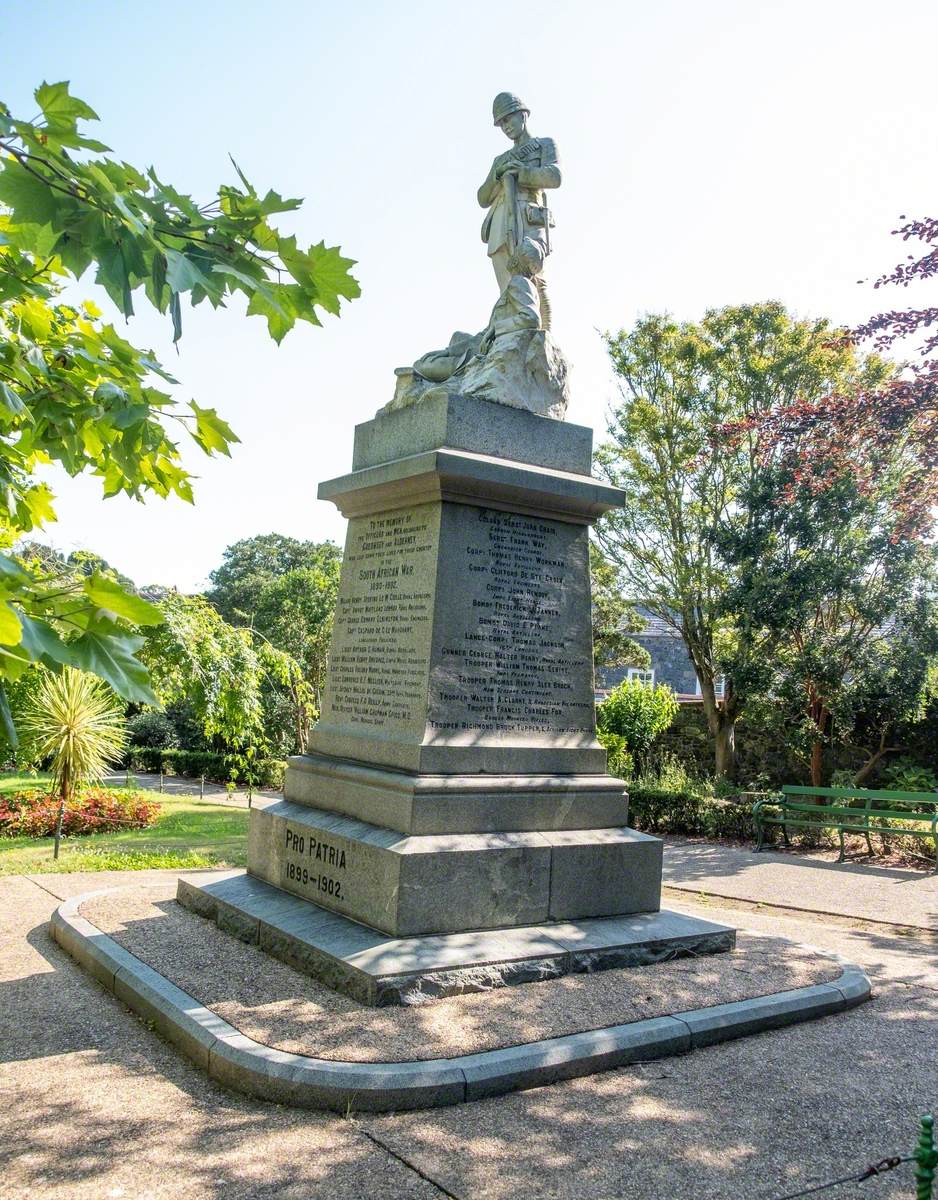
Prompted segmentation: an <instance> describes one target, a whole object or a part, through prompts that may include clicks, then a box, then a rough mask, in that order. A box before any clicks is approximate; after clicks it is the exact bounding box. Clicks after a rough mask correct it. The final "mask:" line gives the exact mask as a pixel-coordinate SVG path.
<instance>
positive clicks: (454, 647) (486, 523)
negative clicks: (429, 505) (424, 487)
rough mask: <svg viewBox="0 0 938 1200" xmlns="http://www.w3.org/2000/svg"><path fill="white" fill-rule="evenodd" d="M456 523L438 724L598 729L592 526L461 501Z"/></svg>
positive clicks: (435, 707)
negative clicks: (592, 639)
mask: <svg viewBox="0 0 938 1200" xmlns="http://www.w3.org/2000/svg"><path fill="white" fill-rule="evenodd" d="M448 522H449V523H448V525H447V526H446V534H447V536H448V538H449V539H450V541H449V544H450V546H451V547H453V548H458V549H457V552H456V553H455V554H454V555H453V559H452V567H451V570H452V571H453V575H454V584H455V580H456V579H458V581H459V582H458V585H457V586H454V587H453V590H452V595H451V597H449V596H448V601H449V602H448V603H447V605H446V608H445V610H444V611H442V612H441V614H440V620H439V627H440V630H441V632H442V640H441V641H440V643H439V645H438V648H437V653H436V655H435V663H434V670H433V676H432V681H431V707H430V716H429V726H430V728H431V729H432V730H434V731H438V732H439V733H441V734H444V735H445V734H447V733H457V732H463V731H479V732H482V733H505V734H516V735H517V734H557V733H588V734H589V733H592V729H593V677H592V646H591V644H590V624H589V583H588V565H587V554H588V545H587V535H586V530H585V529H584V528H583V527H582V526H575V525H570V524H566V523H564V522H560V521H551V520H548V519H539V518H537V517H529V516H524V515H520V514H517V513H508V512H501V511H498V510H495V509H486V508H473V507H469V506H462V505H460V506H459V507H458V508H457V507H456V506H453V508H452V509H451V510H450V512H449V514H448Z"/></svg>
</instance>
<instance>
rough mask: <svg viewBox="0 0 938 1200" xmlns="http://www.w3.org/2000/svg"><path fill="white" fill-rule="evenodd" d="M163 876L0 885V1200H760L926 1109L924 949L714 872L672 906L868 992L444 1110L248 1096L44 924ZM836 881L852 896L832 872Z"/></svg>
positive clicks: (928, 959) (872, 1157) (855, 1162)
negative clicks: (180, 1047)
mask: <svg viewBox="0 0 938 1200" xmlns="http://www.w3.org/2000/svg"><path fill="white" fill-rule="evenodd" d="M711 849H712V848H711ZM715 853H716V851H715ZM740 853H741V854H742V853H744V852H740ZM719 854H720V855H724V851H723V850H722V849H720V850H719ZM735 854H736V852H733V854H732V855H731V856H730V857H729V858H727V857H725V856H724V857H722V858H721V859H720V861H719V863H718V864H717V862H716V859H711V860H710V861H711V862H714V863H715V864H716V865H717V866H719V870H716V869H715V870H714V873H713V875H712V879H713V880H717V879H720V880H722V879H729V880H733V879H736V880H737V882H738V881H739V879H745V878H748V879H749V880H750V881H751V882H754V881H764V878H765V876H764V875H763V872H765V871H768V870H771V869H773V863H772V861H771V860H770V859H769V858H768V857H767V858H766V859H765V860H762V859H756V862H755V863H749V862H748V861H747V860H746V859H745V858H737V857H735ZM668 857H669V858H670V860H671V861H670V863H669V874H670V875H671V877H672V881H673V880H674V879H675V875H676V873H677V874H680V870H679V864H680V863H681V862H683V863H684V864H685V865H686V872H685V873H687V874H694V872H692V871H691V870H690V867H691V866H692V865H693V864H694V863H695V862H696V863H697V867H696V868H695V872H696V877H694V878H691V879H689V880H688V881H687V882H688V885H693V886H707V879H708V877H707V876H706V875H705V874H704V871H703V863H704V862H705V861H706V860H705V859H704V858H702V857H701V849H700V848H699V847H697V848H694V847H688V848H687V849H685V850H684V851H682V850H681V849H680V847H675V848H672V849H671V850H670V851H669V855H668ZM782 857H783V856H773V858H782ZM796 863H798V864H801V866H800V870H801V876H800V878H802V879H804V878H805V877H810V878H811V879H813V878H815V876H816V875H817V874H818V870H819V869H818V868H817V867H812V866H804V865H803V864H804V860H801V859H799V860H794V861H793V862H792V863H786V862H784V861H783V862H781V863H779V864H776V869H781V874H779V875H777V878H780V879H782V880H783V881H784V883H783V885H778V887H782V886H783V887H784V889H790V888H795V891H794V892H792V891H790V890H785V891H781V892H780V891H778V890H777V891H776V892H775V893H773V894H775V895H776V898H778V896H779V895H785V896H789V897H791V896H792V895H794V896H795V898H796V899H803V895H804V894H803V893H802V894H801V895H799V894H798V893H797V889H796V885H795V884H794V883H793V882H792V881H791V880H790V877H789V876H788V875H787V874H786V873H785V872H786V871H787V870H789V869H790V868H791V867H792V866H793V865H795V864H796ZM174 874H175V873H174V872H155V871H152V872H126V873H120V874H118V873H108V874H107V875H104V874H93V875H78V874H75V875H36V876H31V877H30V878H25V877H22V876H14V877H6V878H3V879H0V1196H2V1197H3V1200H25V1198H27V1197H28V1198H36V1200H39V1198H42V1200H169V1198H170V1197H172V1198H173V1200H273V1198H274V1197H276V1198H277V1200H319V1198H320V1197H321V1198H323V1200H362V1198H365V1197H367V1198H368V1200H431V1198H432V1200H437V1198H440V1197H449V1198H450V1200H517V1198H518V1197H537V1198H538V1200H542V1198H543V1200H563V1198H569V1200H573V1198H574V1197H576V1198H577V1200H610V1198H611V1197H620V1198H624V1200H738V1198H739V1197H740V1196H746V1197H750V1198H755V1200H760V1198H761V1200H770V1198H773V1197H778V1196H780V1195H783V1194H784V1193H786V1192H789V1191H795V1190H796V1189H798V1188H803V1187H807V1186H810V1185H811V1184H813V1183H817V1182H819V1181H821V1180H825V1179H831V1178H835V1177H837V1176H842V1175H845V1174H848V1173H850V1172H853V1171H856V1172H859V1171H860V1170H862V1169H863V1167H864V1166H865V1165H866V1164H867V1163H869V1162H873V1161H876V1160H877V1159H880V1158H883V1157H884V1156H886V1155H890V1154H903V1153H908V1151H909V1150H910V1149H911V1146H912V1144H913V1142H914V1139H915V1135H916V1127H917V1120H918V1117H919V1115H920V1114H921V1113H922V1112H925V1111H928V1110H929V1109H932V1108H934V1107H935V1106H936V1101H938V1096H936V1087H935V1074H934V1066H933V1064H934V1061H935V1054H936V1051H938V1036H936V1029H938V1020H936V1018H938V949H936V947H935V945H934V943H933V942H932V941H930V940H929V939H927V938H918V937H914V936H913V937H909V936H898V935H897V933H896V932H894V931H892V930H890V929H889V928H888V927H887V926H883V927H882V928H881V929H870V928H869V927H865V928H856V929H852V928H849V927H846V926H845V925H843V924H840V923H833V924H832V923H829V922H828V923H826V924H825V922H824V921H823V920H814V919H809V918H807V917H805V916H804V915H803V914H780V913H779V912H778V910H773V911H769V910H767V909H766V910H763V911H747V912H742V911H740V910H739V909H735V910H733V909H729V910H724V909H721V908H719V907H718V906H717V904H716V902H715V901H714V900H713V899H712V897H713V895H714V890H715V883H710V884H709V896H710V897H711V898H710V900H709V903H707V904H706V905H701V904H700V903H699V902H698V903H696V904H695V903H692V901H693V899H694V898H693V897H692V896H691V895H689V894H687V895H686V897H685V898H686V903H684V902H679V903H678V904H672V907H680V908H681V909H683V910H684V911H687V912H696V913H697V914H699V915H704V916H708V917H711V918H712V919H714V920H723V921H727V922H730V923H735V924H737V925H743V926H745V927H747V928H751V929H754V930H756V931H758V932H768V933H771V934H773V935H783V936H787V937H790V938H792V939H794V940H797V941H801V942H810V943H814V944H815V945H818V946H820V947H821V948H825V949H829V950H834V951H837V952H839V953H841V954H842V955H844V956H845V957H847V958H849V959H852V960H853V961H855V962H858V963H860V964H861V965H862V966H863V967H864V969H865V970H866V971H867V973H868V974H869V975H870V977H871V978H872V979H873V982H874V988H875V991H876V998H875V1000H874V1001H873V1002H872V1003H871V1004H868V1005H864V1006H863V1007H861V1008H859V1009H856V1010H854V1011H853V1012H851V1013H848V1014H844V1015H840V1016H836V1017H829V1018H826V1019H824V1020H822V1021H818V1022H814V1023H812V1024H808V1025H801V1026H796V1027H793V1028H790V1029H783V1030H779V1031H776V1032H773V1033H767V1034H761V1035H759V1036H757V1037H755V1038H751V1039H745V1040H743V1041H740V1042H735V1043H728V1044H726V1045H722V1046H714V1047H710V1048H708V1049H706V1050H699V1051H695V1052H693V1053H691V1054H687V1055H684V1056H682V1057H680V1058H674V1059H666V1060H662V1061H660V1062H651V1063H646V1064H637V1065H635V1066H633V1067H629V1068H624V1069H622V1070H618V1071H613V1072H609V1073H606V1074H603V1075H597V1076H593V1077H591V1078H588V1079H578V1080H572V1081H570V1082H568V1083H562V1084H556V1085H553V1086H551V1087H547V1088H541V1089H538V1090H535V1091H530V1092H523V1093H518V1094H517V1095H513V1096H505V1097H500V1098H497V1099H493V1100H489V1101H484V1102H482V1103H477V1104H473V1105H469V1106H459V1107H457V1108H452V1109H441V1110H434V1111H429V1112H417V1113H402V1114H396V1115H395V1114H390V1115H385V1116H358V1115H356V1114H354V1113H352V1114H351V1115H350V1116H349V1117H348V1118H340V1117H337V1116H334V1115H329V1114H319V1113H310V1112H302V1111H298V1110H293V1109H289V1108H281V1107H278V1106H276V1105H271V1104H265V1103H262V1102H259V1101H253V1100H249V1099H247V1098H245V1097H241V1096H238V1095H236V1094H234V1093H231V1092H227V1091H225V1090H224V1089H223V1088H221V1087H219V1086H218V1085H216V1084H214V1083H213V1082H211V1081H210V1080H209V1079H207V1078H206V1077H205V1076H204V1075H203V1074H202V1073H201V1072H200V1071H198V1070H197V1069H196V1068H195V1067H194V1066H192V1065H190V1063H189V1062H188V1061H187V1060H186V1059H184V1058H183V1057H182V1056H181V1055H180V1054H178V1053H177V1052H176V1051H175V1050H174V1049H173V1048H172V1047H171V1046H169V1045H168V1044H166V1043H164V1042H162V1041H160V1040H159V1038H157V1037H156V1036H155V1035H154V1034H153V1033H151V1032H150V1030H148V1029H147V1027H146V1025H145V1024H144V1023H143V1022H141V1021H140V1020H138V1019H137V1018H136V1017H134V1016H133V1015H132V1014H131V1013H130V1012H129V1011H128V1010H127V1009H126V1008H124V1006H123V1005H122V1004H120V1002H119V1001H117V1000H116V999H115V998H114V997H113V996H111V995H110V994H108V993H106V992H105V991H104V990H103V989H102V988H100V987H99V986H98V985H97V984H96V983H95V982H94V981H93V980H92V979H91V978H89V977H88V976H87V975H85V974H84V973H83V972H82V971H81V970H80V969H79V968H78V967H77V966H76V964H75V963H73V962H72V960H71V959H69V958H68V957H67V955H65V954H64V953H63V952H62V951H61V949H60V948H59V947H58V946H57V945H55V943H53V942H52V941H51V939H50V937H49V935H48V932H47V927H46V926H47V922H48V918H49V915H50V914H51V912H52V910H53V908H54V907H55V905H56V904H57V903H58V902H59V898H60V897H65V896H67V895H74V894H78V893H80V892H82V891H85V890H90V889H92V888H94V887H101V886H107V885H116V884H120V883H124V882H129V883H133V882H136V881H143V880H145V879H148V878H149V879H153V878H167V877H172V876H173V875H174ZM897 874H898V876H900V877H903V876H905V875H906V873H905V872H899V873H897ZM839 876H840V878H841V879H842V886H843V888H844V889H845V890H847V891H850V890H851V889H853V891H855V892H856V894H857V895H859V896H861V897H862V896H864V895H865V894H866V889H865V888H863V887H859V888H858V887H856V885H855V880H856V875H855V874H854V873H853V872H850V871H843V870H841V871H840V872H839ZM825 877H826V876H825ZM884 882H885V881H884ZM911 882H912V881H910V883H911ZM895 886H896V888H900V887H901V886H902V885H901V884H900V883H899V882H898V881H897V882H896V884H895ZM759 887H760V889H762V882H760V884H759ZM750 891H751V892H752V894H753V895H755V889H754V888H751V889H750ZM669 903H671V901H670V900H669ZM867 906H868V901H867V900H864V899H861V901H858V908H860V909H862V910H863V911H867ZM532 986H536V985H532ZM701 999H702V1000H703V999H704V997H701ZM806 1122H807V1124H806ZM910 1181H911V1173H910V1171H909V1169H908V1167H904V1168H901V1169H900V1170H898V1171H896V1172H894V1173H893V1174H891V1175H887V1176H884V1177H883V1178H881V1179H877V1180H874V1181H873V1182H872V1183H870V1184H868V1185H865V1186H866V1189H868V1190H869V1193H870V1197H871V1200H882V1198H884V1197H890V1198H895V1200H898V1198H899V1197H907V1196H909V1195H910V1194H911V1192H912V1188H911V1182H910ZM874 1189H875V1191H874ZM861 1190H863V1189H861ZM832 1194H835V1195H841V1194H847V1193H846V1192H844V1193H841V1192H836V1193H832ZM849 1194H851V1195H853V1194H854V1192H850V1193H849ZM863 1194H864V1195H865V1194H866V1191H865V1190H863Z"/></svg>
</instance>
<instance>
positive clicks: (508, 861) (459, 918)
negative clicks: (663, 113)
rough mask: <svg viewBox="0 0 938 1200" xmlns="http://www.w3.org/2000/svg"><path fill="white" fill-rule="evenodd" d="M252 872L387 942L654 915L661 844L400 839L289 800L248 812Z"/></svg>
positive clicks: (589, 835) (557, 838)
mask: <svg viewBox="0 0 938 1200" xmlns="http://www.w3.org/2000/svg"><path fill="white" fill-rule="evenodd" d="M248 869H249V870H250V872H251V874H252V875H256V876H257V877H258V878H260V879H262V880H264V881H265V882H267V883H270V884H273V885H274V886H276V887H279V888H282V889H283V890H285V891H288V892H292V893H293V894H295V895H297V896H300V897H302V898H303V899H305V900H307V901H314V902H315V903H316V904H317V905H319V906H320V907H323V908H328V909H331V910H332V911H334V912H338V913H341V914H342V915H343V916H345V917H350V918H351V919H352V920H354V921H361V922H363V923H364V924H366V925H370V926H371V927H372V928H373V929H375V930H380V931H381V932H383V933H386V934H390V935H392V936H395V937H407V936H411V935H415V934H436V933H453V932H456V931H459V930H478V929H498V928H503V927H505V926H512V925H537V924H541V923H543V922H546V921H562V920H576V919H577V918H580V917H586V916H590V917H597V916H608V915H612V914H613V913H620V914H621V913H634V912H652V911H656V910H657V909H658V908H659V906H660V896H661V842H660V840H659V839H658V838H653V837H649V836H648V835H647V834H644V833H637V832H636V831H635V830H634V829H628V828H623V827H615V828H611V829H566V830H563V829H561V830H547V831H522V832H487V833H457V834H422V835H413V834H402V833H400V832H398V831H396V830H392V829H386V828H383V827H381V826H377V825H371V824H369V823H367V822H365V821H360V820H357V819H355V818H353V817H347V816H343V815H341V814H337V813H335V812H325V811H322V810H320V809H316V808H310V807H309V806H308V805H305V804H295V803H292V802H291V801H289V800H279V799H270V800H261V801H258V802H257V803H256V804H255V805H254V808H253V810H252V812H251V823H250V832H249V839H248Z"/></svg>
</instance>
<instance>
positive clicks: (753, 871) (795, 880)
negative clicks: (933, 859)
mask: <svg viewBox="0 0 938 1200" xmlns="http://www.w3.org/2000/svg"><path fill="white" fill-rule="evenodd" d="M836 857H837V855H836V851H831V852H827V853H817V854H806V853H805V852H804V851H796V852H790V853H784V852H774V851H765V850H763V851H762V852H761V853H759V854H756V853H755V852H754V851H753V850H751V849H749V848H748V847H745V846H728V845H725V844H723V843H720V842H706V841H701V840H693V841H686V840H684V839H679V838H665V853H664V884H665V887H666V888H669V889H674V890H675V891H679V892H681V893H682V894H685V896H686V899H687V900H688V901H689V900H691V899H692V897H693V896H697V897H698V898H708V899H709V898H711V897H713V898H723V899H728V900H735V901H745V902H747V903H749V904H760V905H772V906H774V907H776V908H790V909H798V910H800V911H804V912H812V913H818V914H829V915H832V916H835V917H844V918H850V919H853V920H861V921H876V922H886V923H887V924H890V925H897V926H902V927H904V928H913V929H921V930H930V931H932V932H938V876H935V875H933V874H930V873H929V868H928V867H927V866H925V865H923V866H922V867H921V868H919V869H914V870H902V869H900V868H898V867H880V866H876V865H875V863H872V862H866V861H864V860H863V859H858V860H855V861H853V862H851V861H849V860H848V861H847V862H844V863H838V862H837V861H836ZM665 903H666V905H667V904H668V903H670V900H669V899H666V901H665Z"/></svg>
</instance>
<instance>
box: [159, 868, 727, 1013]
mask: <svg viewBox="0 0 938 1200" xmlns="http://www.w3.org/2000/svg"><path fill="white" fill-rule="evenodd" d="M177 899H178V900H179V902H180V903H181V904H183V905H185V906H186V907H187V908H189V909H190V910H191V911H193V912H196V913H198V914H199V915H201V916H204V917H207V918H208V919H211V920H215V921H216V922H217V923H218V924H219V926H220V927H221V928H222V929H226V930H228V931H229V932H232V933H234V934H236V936H238V937H240V938H241V939H242V940H244V941H249V942H253V943H255V944H257V945H259V946H260V947H261V948H262V949H264V950H266V951H267V952H268V953H270V954H272V955H273V956H274V957H275V958H279V959H281V960H282V961H284V962H287V963H289V964H290V965H291V966H293V967H295V968H296V969H297V970H300V971H303V972H304V973H306V974H309V975H312V976H313V977H315V978H316V979H319V980H320V981H321V982H323V983H324V984H326V985H327V986H328V987H331V988H334V989H335V990H337V991H341V992H344V993H346V994H348V995H350V996H352V997H353V998H355V999H356V1000H358V1001H359V1002H360V1003H362V1004H367V1005H377V1006H380V1005H390V1004H417V1003H420V1002H422V1001H423V1000H426V999H429V998H432V997H438V996H449V995H457V994H459V993H461V992H479V991H489V990H491V989H492V988H496V987H504V986H506V985H512V984H519V983H526V982H531V981H534V980H538V979H548V978H554V977H556V976H560V975H566V974H571V973H578V972H583V971H599V970H604V969H607V968H613V967H628V966H642V965H647V964H649V963H655V962H662V961H666V960H668V959H671V958H677V957H681V956H683V955H687V954H695V955H698V954H716V953H720V952H722V951H726V950H731V949H732V948H733V947H734V945H735V942H736V932H735V930H733V929H731V928H729V927H728V926H725V925H718V924H716V923H714V922H711V921H703V920H699V919H697V918H693V917H687V916H684V915H683V914H680V913H673V912H654V913H638V914H634V915H630V916H617V917H606V918H594V919H590V920H582V921H563V922H553V923H541V924H533V925H530V926H527V927H516V928H512V929H496V930H489V931H484V932H460V933H453V934H449V935H442V936H432V937H407V938H399V937H398V938H389V937H387V936H384V935H382V934H381V933H379V932H376V931H375V930H372V929H368V928H366V927H365V926H363V925H360V924H358V923H356V922H354V921H350V920H349V919H348V918H346V917H343V916H341V915H339V914H338V913H334V912H328V911H326V910H325V909H323V908H321V907H319V906H318V905H315V904H312V903H310V902H309V901H306V900H301V899H299V898H298V897H295V896H291V895H288V894H287V893H286V892H284V891H282V890H281V889H279V888H276V887H273V886H271V885H270V884H267V883H264V882H263V881H262V880H259V879H255V878H254V877H253V876H251V875H249V874H247V873H246V872H244V871H229V872H213V873H210V874H199V875H198V876H190V877H182V878H181V879H180V880H179V887H178V893H177Z"/></svg>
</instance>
